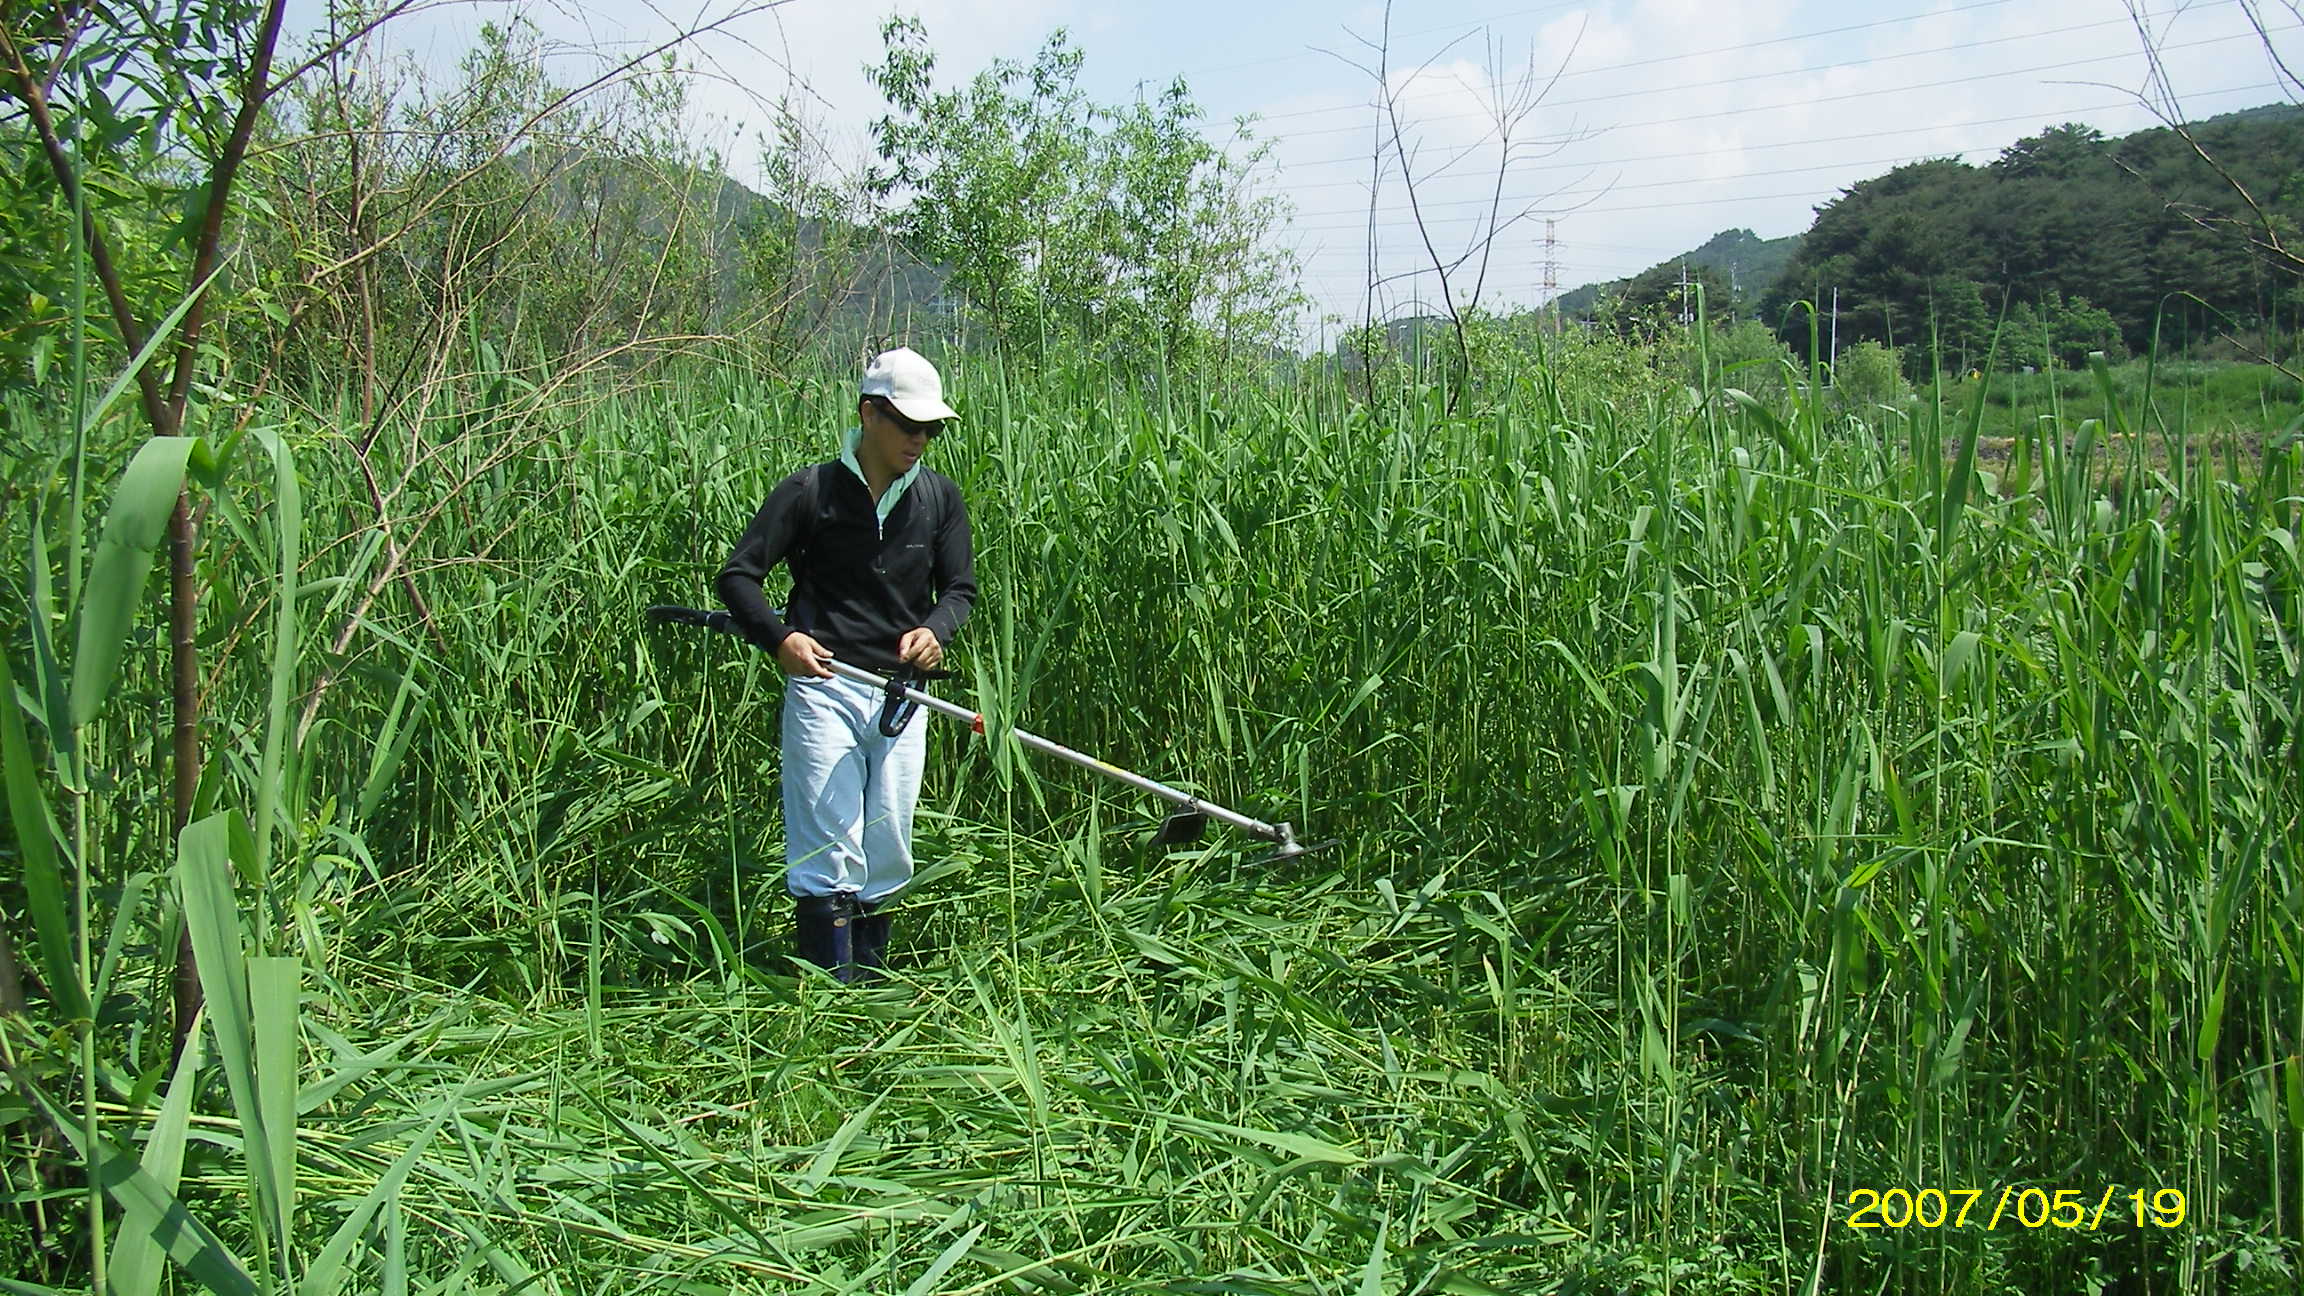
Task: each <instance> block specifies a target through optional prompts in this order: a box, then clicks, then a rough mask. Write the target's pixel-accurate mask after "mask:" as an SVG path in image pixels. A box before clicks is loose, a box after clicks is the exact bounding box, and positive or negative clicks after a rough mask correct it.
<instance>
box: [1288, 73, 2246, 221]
mask: <svg viewBox="0 0 2304 1296" xmlns="http://www.w3.org/2000/svg"><path fill="white" fill-rule="evenodd" d="M2262 88H2264V87H2262V86H2238V87H2234V88H2233V89H2231V90H2221V91H2211V92H2208V93H2206V94H2203V95H2199V96H2195V101H2197V100H2198V99H2201V98H2210V97H2213V96H2215V95H2221V94H2234V93H2241V92H2245V91H2249V90H2257V89H2262ZM2001 147H2004V146H2000V145H1979V146H1977V147H1974V148H1966V149H1954V150H1944V151H1938V152H1929V153H1920V154H1909V155H1905V156H1901V157H1889V158H1870V159H1863V160H1855V159H1851V160H1848V161H1844V162H1831V163H1820V164H1818V165H1815V166H1805V167H1776V168H1771V169H1768V170H1764V171H1744V172H1739V173H1738V174H1736V175H1731V176H1702V177H1697V176H1679V177H1674V178H1673V179H1670V180H1656V181H1646V182H1643V183H1640V184H1628V185H1626V184H1619V185H1609V186H1606V187H1603V188H1597V189H1563V190H1560V191H1558V192H1556V193H1549V194H1535V195H1512V196H1508V197H1506V198H1504V199H1503V200H1502V203H1503V206H1504V208H1505V209H1508V210H1521V209H1524V208H1525V207H1526V205H1527V204H1529V203H1532V202H1537V201H1540V200H1546V199H1553V198H1572V197H1577V196H1583V195H1593V196H1597V195H1600V194H1608V193H1623V192H1627V191H1632V190H1640V189H1683V188H1688V187H1691V186H1695V185H1708V184H1730V183H1734V182H1736V181H1740V180H1753V179H1762V178H1766V177H1771V176H1786V175H1801V174H1806V173H1811V172H1817V171H1838V170H1842V169H1845V168H1848V167H1872V166H1890V167H1894V166H1902V165H1906V164H1908V163H1912V162H1919V161H1927V160H1930V159H1936V158H1965V157H1966V156H1967V155H1968V154H1971V153H1983V152H1987V151H1990V152H1997V151H1999V149H2000V148H2001ZM1491 201H1492V200H1491V199H1490V198H1487V197H1481V198H1466V199H1454V200H1447V201H1439V202H1434V201H1423V202H1421V203H1420V204H1419V206H1421V207H1422V209H1423V210H1425V211H1434V210H1442V211H1445V210H1450V209H1456V208H1463V207H1474V206H1478V207H1485V206H1487V205H1488V204H1489V203H1490V202H1491ZM1712 201H1714V202H1739V201H1743V199H1741V198H1737V197H1729V198H1722V199H1714V200H1712ZM1345 210H1347V209H1339V210H1337V211H1334V212H1329V211H1322V212H1316V213H1311V214H1310V216H1309V219H1312V220H1321V219H1325V218H1327V217H1330V216H1335V215H1342V214H1343V213H1344V211H1345ZM1349 210H1351V211H1353V212H1355V213H1358V214H1360V215H1362V216H1363V217H1364V216H1365V209H1363V208H1353V209H1349ZM1586 210H1590V209H1581V210H1579V212H1578V213H1577V214H1579V215H1581V214H1583V212H1584V211H1586ZM1378 211H1379V213H1380V214H1385V215H1392V216H1399V215H1402V214H1406V213H1409V212H1411V211H1412V209H1411V208H1408V207H1406V206H1393V207H1386V208H1379V209H1378ZM1303 219H1305V217H1302V216H1300V217H1299V218H1298V221H1297V222H1296V223H1294V226H1293V227H1294V228H1296V229H1299V230H1304V231H1306V232H1312V233H1324V232H1330V231H1334V230H1341V229H1350V228H1359V227H1360V225H1358V224H1356V225H1351V226H1344V225H1305V224H1302V223H1301V221H1302V220H1303ZM1480 219H1484V216H1473V217H1448V218H1443V220H1442V221H1439V222H1431V223H1435V224H1439V223H1452V224H1461V223H1462V222H1464V221H1465V220H1474V221H1477V220H1480ZM1361 224H1365V220H1364V219H1363V220H1362V222H1361Z"/></svg>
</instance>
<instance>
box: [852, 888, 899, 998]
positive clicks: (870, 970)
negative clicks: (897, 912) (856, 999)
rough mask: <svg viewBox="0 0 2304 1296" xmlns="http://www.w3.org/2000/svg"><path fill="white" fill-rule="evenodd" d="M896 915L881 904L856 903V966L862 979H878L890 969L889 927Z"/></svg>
mask: <svg viewBox="0 0 2304 1296" xmlns="http://www.w3.org/2000/svg"><path fill="white" fill-rule="evenodd" d="M893 916H894V915H892V914H890V913H889V912H888V911H887V909H886V908H885V907H884V906H882V905H880V904H865V903H863V902H861V901H859V902H858V903H857V905H856V966H857V967H858V969H859V972H860V975H859V979H861V980H878V979H879V978H880V977H881V976H882V975H883V974H884V973H886V972H887V970H888V927H889V921H888V920H889V919H890V918H892V917H893Z"/></svg>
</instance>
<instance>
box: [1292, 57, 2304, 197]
mask: <svg viewBox="0 0 2304 1296" xmlns="http://www.w3.org/2000/svg"><path fill="white" fill-rule="evenodd" d="M2279 88H2280V86H2279V84H2278V83H2277V82H2272V81H2260V82H2258V83H2256V84H2255V85H2245V86H2232V87H2229V88H2227V89H2223V90H2204V91H2201V92H2199V93H2198V94H2197V95H2194V96H2191V97H2192V98H2194V99H2214V98H2217V97H2219V96H2222V95H2233V94H2247V93H2252V92H2257V91H2264V90H2278V89H2279ZM2135 103H2136V101H2135V100H2133V99H2124V100H2122V101H2120V102H2118V103H2102V104H2084V105H2080V106H2077V107H2071V108H2050V109H2047V110H2045V111H2042V112H2031V113H2016V114H2013V115H2011V116H2007V117H1984V118H1979V119H1977V120H1975V121H1966V122H1948V123H1945V124H1943V125H1940V126H1907V127H1904V128H1903V129H1901V130H1884V131H1865V132H1862V133H1860V134H1856V135H1819V136H1816V137H1814V138H1811V139H1797V140H1784V141H1781V142H1779V143H1775V144H1740V145H1738V146H1737V148H1736V151H1737V152H1742V153H1759V152H1763V151H1767V150H1771V149H1788V148H1799V149H1804V148H1814V147H1815V146H1817V145H1819V144H1851V143H1857V142H1860V141H1863V140H1876V139H1893V138H1895V137H1897V136H1900V135H1934V134H1939V133H1941V132H1944V131H1954V130H1973V129H1975V128H1977V127H1979V126H2005V125H2007V124H2009V123H2011V122H2037V121H2044V120H2047V119H2050V118H2056V117H2062V118H2064V119H2065V120H2070V114H2075V113H2092V112H2109V111H2111V110H2113V109H2115V108H2132V107H2134V106H2135ZM1977 147H1978V148H1986V147H1992V146H1990V145H1978V146H1977ZM1962 151H1963V152H1974V151H1975V149H1967V150H1962ZM1720 152H1721V150H1719V149H1688V150H1685V151H1682V152H1678V153H1643V154H1639V155H1637V156H1634V157H1619V158H1610V159H1608V165H1610V166H1624V165H1629V164H1632V163H1637V162H1682V161H1687V160H1689V159H1691V158H1709V157H1717V156H1719V154H1720ZM1351 160H1352V161H1355V162H1366V161H1367V160H1368V159H1367V157H1366V156H1365V155H1363V156H1361V157H1358V158H1354V159H1351ZM1300 165H1307V166H1319V165H1331V164H1322V163H1305V164H1300ZM1594 165H1595V164H1593V163H1590V162H1533V163H1526V164H1523V165H1521V166H1516V167H1514V168H1512V169H1513V171H1514V172H1515V173H1518V172H1525V171H1585V170H1590V169H1591V168H1592V167H1593V166H1594ZM1346 186H1357V187H1359V188H1361V189H1366V188H1367V187H1368V182H1367V181H1366V180H1322V181H1320V182H1318V183H1316V184H1296V185H1290V186H1288V188H1289V189H1290V191H1292V192H1298V193H1301V192H1304V191H1306V190H1311V189H1340V188H1344V187H1346Z"/></svg>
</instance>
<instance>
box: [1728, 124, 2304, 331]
mask: <svg viewBox="0 0 2304 1296" xmlns="http://www.w3.org/2000/svg"><path fill="white" fill-rule="evenodd" d="M2190 134H2191V137H2192V141H2189V142H2188V141H2187V140H2186V139H2185V138H2184V137H2183V136H2182V135H2180V134H2179V133H2177V132H2176V131H2173V130H2168V129H2156V130H2148V131H2140V132H2138V133H2136V134H2133V135H2129V136H2127V137H2125V138H2122V139H2117V140H2114V139H2107V138H2105V137H2104V136H2103V135H2102V134H2100V133H2098V132H2097V131H2095V130H2093V129H2091V128H2089V127H2086V126H2078V125H2063V126H2057V127H2053V128H2051V129H2048V130H2046V131H2043V132H2041V133H2040V134H2038V135H2035V136H2032V137H2030V138H2027V139H2023V140H2019V141H2017V142H2016V143H2015V144H2013V145H2010V146H2009V147H2008V148H2007V149H2005V150H2003V151H2002V152H2001V154H2000V156H1999V157H1998V158H1997V159H1995V160H1994V161H1992V162H1991V163H1989V164H1987V165H1984V166H1980V167H1979V166H1969V165H1967V164H1966V163H1963V162H1958V161H1949V160H1943V161H1930V162H1916V163H1912V164H1910V165H1908V166H1902V167H1898V168H1896V169H1895V170H1893V171H1890V172H1888V173H1887V174H1886V175H1883V176H1879V177H1877V178H1875V179H1871V180H1866V181H1864V182H1862V183H1860V184H1858V185H1856V186H1854V187H1853V188H1851V189H1849V190H1848V191H1847V192H1846V193H1845V194H1843V195H1842V196H1841V197H1839V198H1837V199H1835V200H1833V201H1832V202H1830V203H1827V204H1825V205H1824V206H1822V207H1820V208H1818V209H1817V213H1816V221H1815V223H1814V224H1813V225H1812V226H1810V227H1809V229H1808V232H1807V234H1806V236H1805V237H1804V238H1803V239H1802V241H1801V244H1800V249H1799V251H1798V252H1797V253H1796V254H1795V255H1794V256H1793V258H1792V261H1791V264H1789V265H1788V266H1786V267H1785V270H1784V274H1783V276H1782V277H1781V278H1780V279H1779V280H1778V281H1777V283H1776V285H1775V287H1774V288H1773V289H1772V290H1771V291H1770V292H1769V293H1768V295H1767V296H1766V297H1765V298H1764V299H1763V300H1762V301H1761V303H1760V315H1761V318H1762V319H1763V320H1766V321H1767V322H1769V323H1770V324H1773V325H1776V326H1778V327H1779V328H1781V329H1782V330H1783V332H1784V334H1785V336H1786V339H1787V340H1788V341H1791V342H1792V343H1793V344H1794V346H1795V347H1800V346H1802V345H1803V344H1804V342H1805V339H1806V336H1807V323H1806V319H1805V317H1804V316H1803V315H1800V314H1799V313H1798V312H1796V311H1794V310H1793V309H1792V308H1793V305H1794V303H1797V302H1799V301H1801V300H1809V301H1819V302H1821V301H1825V300H1827V299H1829V298H1830V297H1831V295H1832V293H1833V291H1834V290H1835V289H1837V290H1838V293H1839V331H1840V341H1841V343H1842V345H1846V344H1847V343H1848V342H1849V341H1850V340H1851V339H1852V338H1853V339H1858V340H1862V339H1871V340H1876V341H1881V342H1891V343H1895V344H1899V345H1901V344H1909V343H1927V342H1928V340H1929V338H1930V336H1931V333H1932V332H1933V334H1934V335H1935V337H1936V338H1938V339H1940V345H1941V347H1942V354H1943V359H1944V361H1945V363H1946V364H1948V365H1952V364H1969V363H1974V362H1976V361H1979V360H1980V359H1981V358H1982V354H1983V350H1984V348H1985V347H1986V346H1987V345H1988V343H1989V338H1990V335H1991V332H1992V329H1993V325H1994V323H1995V322H1996V321H1998V320H1999V319H2001V318H2002V317H2003V315H2004V314H2005V316H2006V317H2008V318H2011V319H2017V320H2021V321H2023V322H2025V323H2027V324H2028V325H2029V324H2035V323H2036V324H2037V325H2038V328H2037V329H2036V330H2035V331H2045V332H2047V333H2050V334H2053V335H2054V336H2055V339H2056V341H2055V345H2057V346H2058V347H2064V346H2070V347H2075V348H2077V347H2088V348H2091V349H2093V348H2098V347H2104V348H2111V349H2115V350H2117V349H2120V348H2123V347H2125V348H2126V349H2130V350H2140V349H2142V348H2145V347H2147V346H2149V345H2151V343H2152V338H2153V330H2154V328H2155V323H2156V321H2159V322H2160V323H2161V324H2162V326H2163V333H2162V339H2163V344H2164V345H2166V344H2171V343H2178V344H2180V343H2181V342H2183V341H2184V340H2185V339H2186V336H2187V335H2190V336H2200V335H2205V334H2212V333H2218V332H2223V331H2226V330H2229V329H2234V328H2239V329H2243V330H2245V329H2248V328H2252V327H2254V326H2256V325H2258V324H2261V323H2266V322H2272V321H2277V320H2283V319H2286V318H2288V317H2289V316H2290V315H2292V314H2293V313H2294V312H2295V311H2296V310H2297V309H2298V307H2299V305H2300V304H2304V302H2300V298H2299V293H2298V288H2299V278H2298V272H2299V270H2300V269H2304V262H2299V261H2298V259H2297V257H2296V256H2295V254H2294V252H2293V251H2292V250H2291V251H2290V252H2288V253H2286V254H2282V253H2281V252H2280V251H2278V249H2277V243H2276V242H2275V240H2276V239H2277V238H2278V237H2279V233H2278V232H2279V231H2282V230H2293V229H2294V228H2295V221H2296V219H2297V217H2298V215H2299V214H2300V212H2304V111H2299V110H2298V109H2296V108H2293V107H2288V106H2285V105H2282V106H2277V107H2271V108H2258V109H2253V110H2250V111H2247V112H2241V113H2233V114H2229V115H2227V116H2223V117H2218V118H2213V119H2210V120H2208V121H2205V122H2201V123H2199V124H2198V125H2196V126H2193V127H2191V128H2190ZM2194 142H2196V143H2197V144H2198V148H2195V147H2194ZM2203 155H2205V156H2203ZM2251 205H2253V209H2252V206H2251ZM2268 244H2270V246H2268ZM2163 308H2166V310H2167V311H2168V312H2169V314H2168V315H2167V316H2166V318H2165V319H2163V317H2162V311H2163Z"/></svg>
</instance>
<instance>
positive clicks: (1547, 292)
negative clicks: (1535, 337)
mask: <svg viewBox="0 0 2304 1296" xmlns="http://www.w3.org/2000/svg"><path fill="white" fill-rule="evenodd" d="M1559 295H1560V222H1559V221H1557V220H1554V219H1553V218H1551V217H1549V216H1547V217H1545V218H1544V298H1543V301H1544V306H1545V308H1546V309H1547V310H1549V311H1551V312H1552V331H1553V332H1554V333H1558V332H1559V331H1560V308H1559V307H1558V306H1555V305H1553V304H1552V299H1553V298H1555V297H1557V296H1559Z"/></svg>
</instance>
